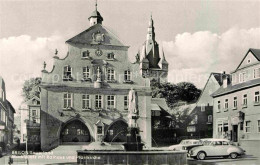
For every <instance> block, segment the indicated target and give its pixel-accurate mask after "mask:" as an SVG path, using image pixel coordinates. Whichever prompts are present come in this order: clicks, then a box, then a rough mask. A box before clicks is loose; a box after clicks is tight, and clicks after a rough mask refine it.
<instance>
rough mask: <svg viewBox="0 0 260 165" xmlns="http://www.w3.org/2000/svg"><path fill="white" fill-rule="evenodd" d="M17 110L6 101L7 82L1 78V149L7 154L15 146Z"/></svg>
mask: <svg viewBox="0 0 260 165" xmlns="http://www.w3.org/2000/svg"><path fill="white" fill-rule="evenodd" d="M14 113H15V109H14V108H13V106H12V104H11V103H10V102H9V101H8V100H7V99H6V90H5V82H4V80H3V78H2V77H0V147H1V148H2V151H3V152H7V151H8V150H10V149H11V147H12V145H13V128H14Z"/></svg>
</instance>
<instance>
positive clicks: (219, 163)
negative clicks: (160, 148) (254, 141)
mask: <svg viewBox="0 0 260 165" xmlns="http://www.w3.org/2000/svg"><path fill="white" fill-rule="evenodd" d="M79 149H81V146H70V145H63V146H59V147H58V148H56V149H54V150H53V151H52V152H50V153H41V154H35V155H33V156H31V157H30V158H29V163H30V165H53V164H57V165H58V164H60V165H61V164H63V165H64V164H70V165H72V164H76V161H77V159H76V150H79ZM244 149H245V150H246V151H247V155H245V156H243V157H242V158H238V159H235V160H233V159H230V158H229V159H223V158H214V159H213V158H208V159H206V160H203V161H199V160H194V159H190V158H189V159H188V161H187V162H188V164H189V165H200V164H201V165H206V164H207V165H208V164H209V165H258V164H260V160H259V157H260V153H259V152H258V148H253V147H244ZM43 155H44V156H43ZM8 158H9V157H8V156H4V157H2V158H0V164H1V165H7V164H8Z"/></svg>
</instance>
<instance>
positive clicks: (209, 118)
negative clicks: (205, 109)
mask: <svg viewBox="0 0 260 165" xmlns="http://www.w3.org/2000/svg"><path fill="white" fill-rule="evenodd" d="M208 123H212V115H208Z"/></svg>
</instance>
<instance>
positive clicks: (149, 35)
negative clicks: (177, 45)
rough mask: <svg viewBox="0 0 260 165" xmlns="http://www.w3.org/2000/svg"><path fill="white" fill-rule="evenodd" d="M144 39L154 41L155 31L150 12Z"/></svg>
mask: <svg viewBox="0 0 260 165" xmlns="http://www.w3.org/2000/svg"><path fill="white" fill-rule="evenodd" d="M146 40H147V41H148V40H153V41H155V32H154V26H153V16H152V13H151V18H150V21H149V27H148V30H147V37H146Z"/></svg>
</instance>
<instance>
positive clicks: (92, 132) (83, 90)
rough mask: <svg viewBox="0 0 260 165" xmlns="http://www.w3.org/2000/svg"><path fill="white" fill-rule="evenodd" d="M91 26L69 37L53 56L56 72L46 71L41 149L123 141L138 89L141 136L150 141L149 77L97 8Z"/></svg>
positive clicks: (147, 141)
mask: <svg viewBox="0 0 260 165" xmlns="http://www.w3.org/2000/svg"><path fill="white" fill-rule="evenodd" d="M89 20H90V27H89V28H88V29H87V30H85V31H83V32H81V33H80V34H78V35H76V36H75V37H73V38H71V39H69V40H68V41H66V43H67V44H68V53H67V56H66V57H65V58H64V59H60V58H59V57H58V55H57V54H56V55H55V56H54V66H53V69H52V71H50V72H48V71H46V70H45V67H46V64H44V69H43V70H42V83H41V97H40V98H41V115H40V117H41V148H42V150H43V151H48V150H50V149H52V148H55V147H57V146H58V145H60V144H66V143H83V144H84V143H88V142H93V141H103V140H104V141H108V142H113V141H115V142H123V141H124V136H126V131H125V130H126V127H127V123H128V118H127V115H128V93H129V90H130V89H131V88H133V89H134V90H135V91H136V92H137V97H138V103H137V105H138V109H139V115H140V118H139V119H138V121H137V122H138V125H139V127H140V130H141V133H140V134H141V138H142V141H143V142H144V143H145V145H146V146H147V147H150V146H151V89H150V80H149V79H148V78H144V77H143V76H142V74H140V65H139V63H137V62H136V63H131V62H129V60H128V46H125V45H124V44H123V42H122V41H120V40H119V39H118V37H116V35H114V34H113V33H111V32H110V31H109V30H108V29H107V28H106V27H105V26H103V25H102V21H103V18H102V17H101V15H100V13H99V12H98V11H97V9H96V10H95V11H94V12H93V13H92V15H91V16H90V17H89Z"/></svg>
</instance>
